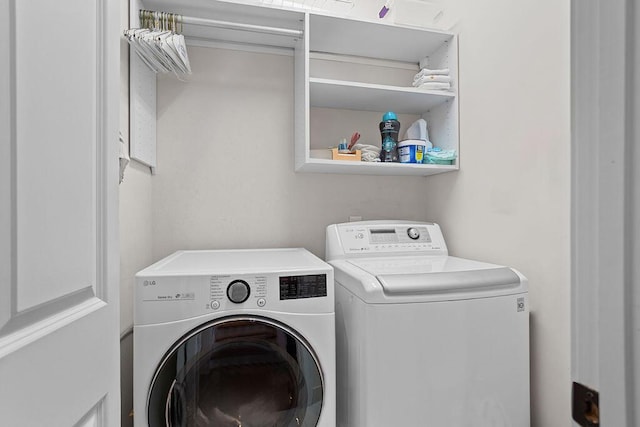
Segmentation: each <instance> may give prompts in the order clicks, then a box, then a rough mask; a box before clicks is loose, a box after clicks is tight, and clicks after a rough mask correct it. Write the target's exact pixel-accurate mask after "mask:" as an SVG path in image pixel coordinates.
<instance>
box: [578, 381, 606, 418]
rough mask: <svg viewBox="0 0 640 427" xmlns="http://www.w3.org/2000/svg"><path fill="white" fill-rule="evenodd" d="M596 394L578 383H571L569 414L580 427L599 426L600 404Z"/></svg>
mask: <svg viewBox="0 0 640 427" xmlns="http://www.w3.org/2000/svg"><path fill="white" fill-rule="evenodd" d="M598 396H599V395H598V392H597V391H595V390H593V389H590V388H589V387H587V386H585V385H582V384H580V383H575V382H574V383H573V392H572V402H573V404H572V405H571V406H572V409H571V414H572V416H573V420H574V421H575V422H576V423H578V425H580V426H582V427H599V426H600V406H599V405H600V404H599V397H598Z"/></svg>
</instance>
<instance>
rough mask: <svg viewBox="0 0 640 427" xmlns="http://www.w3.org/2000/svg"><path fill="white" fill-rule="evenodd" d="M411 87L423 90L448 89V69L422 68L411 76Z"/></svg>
mask: <svg viewBox="0 0 640 427" xmlns="http://www.w3.org/2000/svg"><path fill="white" fill-rule="evenodd" d="M413 87H415V88H418V89H425V90H450V89H451V76H449V69H448V68H444V69H441V70H431V69H429V68H422V69H421V70H420V71H419V72H418V74H416V75H415V77H414V78H413Z"/></svg>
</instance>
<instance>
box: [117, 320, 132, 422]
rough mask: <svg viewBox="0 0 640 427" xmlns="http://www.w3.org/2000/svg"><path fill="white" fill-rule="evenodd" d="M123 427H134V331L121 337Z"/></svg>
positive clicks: (129, 330) (121, 418) (130, 330)
mask: <svg viewBox="0 0 640 427" xmlns="http://www.w3.org/2000/svg"><path fill="white" fill-rule="evenodd" d="M120 392H121V396H120V404H121V409H120V410H121V417H120V425H121V427H133V329H128V330H127V331H126V332H125V333H124V334H122V337H120Z"/></svg>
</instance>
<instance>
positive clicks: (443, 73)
mask: <svg viewBox="0 0 640 427" xmlns="http://www.w3.org/2000/svg"><path fill="white" fill-rule="evenodd" d="M436 75H439V76H448V75H449V69H448V68H442V69H439V70H430V69H429V68H423V69H422V70H420V71H418V73H417V74H416V75H415V76H414V77H413V80H417V79H419V78H420V77H422V76H436Z"/></svg>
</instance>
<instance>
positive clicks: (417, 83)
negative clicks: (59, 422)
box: [413, 74, 451, 86]
mask: <svg viewBox="0 0 640 427" xmlns="http://www.w3.org/2000/svg"><path fill="white" fill-rule="evenodd" d="M430 82H439V83H451V77H449V76H442V75H439V74H437V75H427V76H422V77H420V78H419V79H415V80H414V81H413V85H414V86H420V85H421V84H422V83H430Z"/></svg>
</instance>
